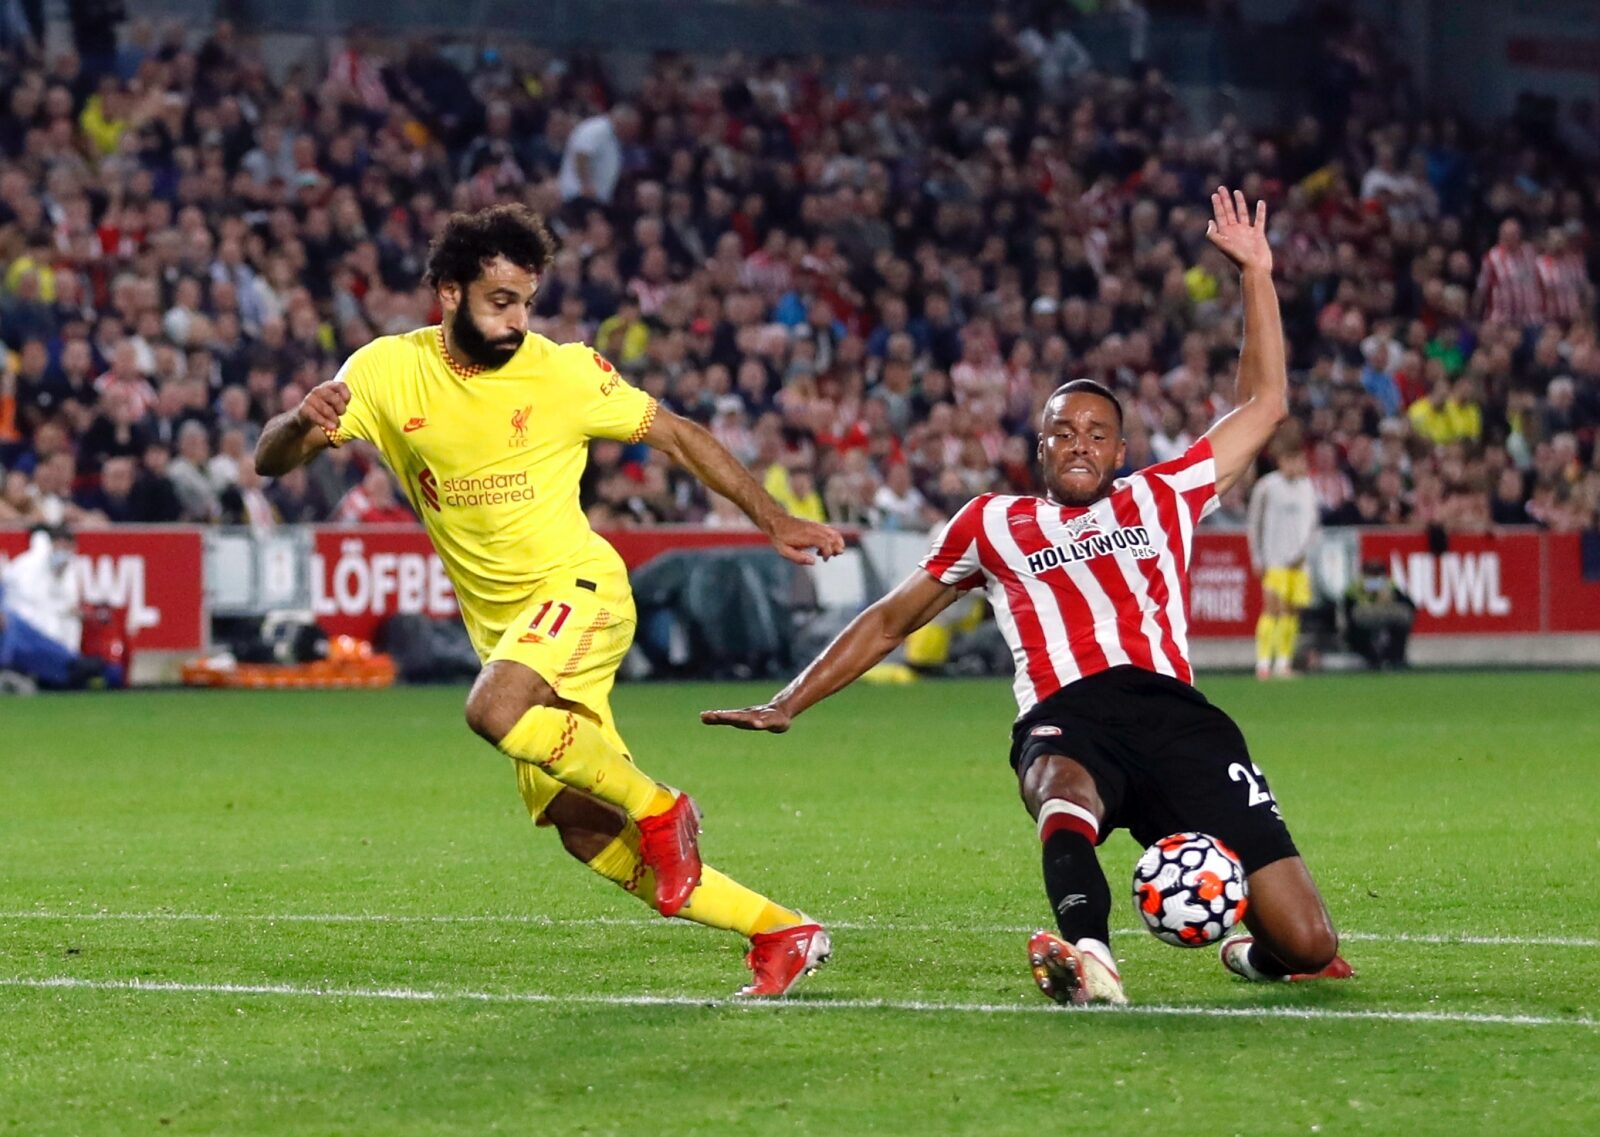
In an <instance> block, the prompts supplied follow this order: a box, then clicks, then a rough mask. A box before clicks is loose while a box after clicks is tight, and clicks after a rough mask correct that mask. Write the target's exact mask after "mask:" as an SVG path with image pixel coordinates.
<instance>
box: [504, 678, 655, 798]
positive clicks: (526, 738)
mask: <svg viewBox="0 0 1600 1137" xmlns="http://www.w3.org/2000/svg"><path fill="white" fill-rule="evenodd" d="M499 745H500V750H501V751H502V752H503V753H505V754H507V755H509V756H510V757H512V758H515V759H516V760H517V761H519V762H531V763H533V764H534V765H536V766H538V767H539V768H540V769H541V770H543V771H544V772H545V773H547V774H549V775H550V776H551V777H552V778H555V779H556V780H557V781H559V782H561V783H562V784H564V785H568V786H571V787H573V788H574V789H578V790H582V791H583V792H584V793H587V794H589V795H590V796H591V797H596V798H599V799H600V800H601V801H604V802H609V803H610V804H612V805H614V806H616V807H617V808H618V809H621V810H622V811H623V812H624V813H626V814H627V815H628V816H629V817H631V818H634V819H635V820H637V819H638V818H641V817H651V816H653V815H655V814H658V813H661V812H662V811H664V810H666V809H669V808H671V806H672V802H673V797H672V793H671V791H669V790H666V789H664V788H662V787H661V786H660V785H657V784H656V782H654V781H653V780H651V778H650V777H648V776H647V775H646V774H645V773H644V772H643V771H641V770H640V769H639V768H638V767H637V766H635V765H634V764H633V763H632V762H631V761H630V760H629V759H628V756H627V755H626V754H624V753H623V752H622V751H621V750H619V749H617V747H616V746H615V745H613V744H612V743H611V741H610V740H608V739H607V738H606V736H605V734H604V732H602V731H601V729H600V727H599V726H598V725H596V724H595V723H594V722H591V721H590V720H589V719H587V718H585V717H584V716H582V715H580V714H576V713H574V712H573V711H570V710H565V709H561V708H558V707H545V706H537V707H532V708H530V709H529V710H528V712H527V713H526V714H524V715H523V716H522V717H521V718H520V719H518V720H517V722H516V725H515V726H513V727H512V728H511V729H510V730H509V731H507V732H506V734H505V737H504V738H502V739H501V740H500V744H499Z"/></svg>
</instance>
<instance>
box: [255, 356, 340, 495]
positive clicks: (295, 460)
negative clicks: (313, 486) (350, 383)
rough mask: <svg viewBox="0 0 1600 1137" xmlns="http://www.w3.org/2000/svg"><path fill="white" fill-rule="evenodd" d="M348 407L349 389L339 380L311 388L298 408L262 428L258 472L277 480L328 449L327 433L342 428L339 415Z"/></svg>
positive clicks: (258, 443)
mask: <svg viewBox="0 0 1600 1137" xmlns="http://www.w3.org/2000/svg"><path fill="white" fill-rule="evenodd" d="M349 405H350V388H349V387H346V386H345V385H344V384H343V383H342V382H340V381H339V380H338V379H330V380H328V382H326V383H319V384H318V385H317V386H315V387H313V388H311V391H310V393H309V394H307V395H306V397H305V398H304V399H301V400H300V405H299V406H298V407H296V408H295V409H294V410H292V411H285V412H284V413H283V414H281V415H279V416H278V417H277V418H275V419H273V420H272V421H270V422H268V423H267V425H266V426H265V427H264V428H263V429H262V431H261V437H260V439H259V440H257V442H256V473H258V474H260V475H262V476H263V477H268V478H275V477H277V476H278V475H279V474H287V473H288V472H289V471H290V470H292V469H294V468H295V467H296V466H301V465H304V464H305V463H307V462H309V461H310V460H311V459H312V458H313V457H315V456H316V453H317V452H318V451H319V450H325V449H326V448H327V447H328V445H329V443H328V434H329V433H330V432H332V431H336V430H338V429H339V416H340V415H342V414H344V411H345V408H346V407H348V406H349Z"/></svg>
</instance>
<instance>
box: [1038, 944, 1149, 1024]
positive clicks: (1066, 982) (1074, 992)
mask: <svg viewBox="0 0 1600 1137" xmlns="http://www.w3.org/2000/svg"><path fill="white" fill-rule="evenodd" d="M1091 942H1092V943H1095V944H1096V945H1097V946H1096V947H1092V948H1091V947H1089V946H1087V945H1089V944H1090V943H1091ZM1104 946H1105V945H1103V944H1099V942H1098V941H1090V940H1079V941H1078V943H1077V944H1069V943H1068V942H1067V941H1066V940H1064V939H1062V938H1061V937H1060V936H1058V935H1056V934H1055V933H1053V932H1035V933H1033V935H1032V936H1031V937H1029V939H1028V967H1029V968H1030V969H1031V970H1032V971H1033V981H1034V983H1036V984H1038V987H1039V990H1041V991H1043V992H1044V993H1045V994H1046V995H1048V996H1049V997H1050V998H1052V999H1054V1000H1055V1001H1056V1002H1058V1003H1062V1004H1064V1005H1066V1006H1078V1007H1081V1006H1083V1005H1084V1004H1086V1003H1110V1004H1112V1005H1113V1006H1118V1007H1120V1006H1123V1005H1124V1004H1126V1003H1127V1001H1128V996H1127V995H1126V994H1124V993H1123V990H1122V976H1121V975H1118V974H1117V969H1116V967H1115V966H1114V965H1113V963H1112V962H1111V960H1110V958H1109V957H1110V952H1109V951H1107V952H1106V953H1105V954H1104V955H1102V954H1101V950H1100V949H1102V948H1104Z"/></svg>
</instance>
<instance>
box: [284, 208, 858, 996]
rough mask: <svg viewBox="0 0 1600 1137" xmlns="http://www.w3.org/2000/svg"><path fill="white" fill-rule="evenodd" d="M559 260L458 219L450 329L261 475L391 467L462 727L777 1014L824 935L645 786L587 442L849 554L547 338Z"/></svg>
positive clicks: (434, 331)
mask: <svg viewBox="0 0 1600 1137" xmlns="http://www.w3.org/2000/svg"><path fill="white" fill-rule="evenodd" d="M553 252H554V249H553V241H552V240H551V237H550V235H549V233H548V232H547V231H546V230H545V228H544V224H543V222H542V221H541V220H540V219H539V217H538V215H537V214H534V213H533V212H531V211H530V210H528V209H526V208H524V207H522V206H518V205H503V206H495V207H492V208H489V209H485V210H481V211H479V212H477V213H471V214H456V215H454V216H453V217H451V218H450V220H449V222H448V224H447V225H446V226H445V228H444V230H443V231H442V233H441V234H440V235H439V237H438V238H437V239H436V240H435V241H434V244H433V247H432V249H431V250H430V251H429V259H428V274H427V280H428V283H429V285H430V286H431V287H432V288H434V289H435V291H436V293H437V295H438V298H439V302H440V305H441V307H442V309H443V312H444V319H443V321H442V322H441V323H440V324H439V325H438V326H437V327H428V328H422V329H420V330H418V331H414V332H409V333H407V334H405V335H393V336H383V337H380V338H379V339H376V340H374V341H373V342H372V343H370V344H367V345H366V346H365V347H363V348H361V349H360V350H359V351H357V352H355V354H353V355H352V356H351V357H350V358H349V360H348V361H347V362H346V363H345V365H344V367H343V368H342V369H341V370H340V372H339V374H338V375H337V376H336V377H335V378H334V379H332V380H330V381H329V382H327V383H323V384H321V385H320V386H318V387H317V388H315V389H314V390H313V391H311V392H310V393H309V394H308V395H306V397H305V399H304V400H303V401H302V402H301V404H300V406H299V408H298V409H296V410H294V411H291V412H288V413H286V414H282V415H279V416H278V417H277V418H275V419H273V420H272V421H271V422H270V423H268V424H267V427H266V429H265V430H264V431H263V432H262V435H261V440H260V443H259V444H258V445H257V447H256V468H257V469H258V470H259V471H260V472H261V473H262V474H264V475H269V476H270V475H277V474H282V473H284V472H285V471H287V470H290V469H292V468H294V467H295V466H298V465H300V464H301V463H303V462H306V461H308V460H309V459H310V458H312V457H313V456H314V455H315V454H316V453H317V452H318V451H320V450H322V449H323V448H324V447H327V446H338V445H341V444H343V443H344V442H346V441H349V440H350V439H362V440H365V441H367V442H370V443H372V444H373V445H374V446H376V447H377V448H378V450H379V452H380V453H381V454H382V455H383V457H384V460H385V461H386V462H387V463H388V465H389V467H390V469H391V470H393V471H394V474H395V476H396V478H398V480H399V482H400V484H401V486H402V487H403V488H404V490H405V493H406V496H407V497H408V498H409V499H410V501H411V503H412V506H413V507H414V508H415V509H416V511H417V514H418V515H419V516H420V517H421V518H422V521H423V524H424V525H425V526H426V527H427V530H428V536H429V537H430V538H431V540H432V541H433V546H434V548H435V549H436V550H437V551H438V554H439V557H440V559H441V560H442V561H443V562H444V565H445V568H446V570H447V571H448V573H449V575H450V580H451V582H452V583H453V584H454V585H455V591H456V597H457V600H458V601H459V603H460V605H461V616H462V619H463V621H464V622H465V624H466V626H467V631H468V633H469V634H470V635H471V637H472V642H473V644H474V646H475V647H476V648H477V651H478V655H479V657H480V658H481V659H483V661H484V667H483V670H482V671H481V672H479V675H478V678H477V681H476V682H475V683H474V684H473V687H472V692H471V694H470V695H469V696H468V697H467V707H466V715H467V722H468V724H469V725H470V726H471V727H472V729H473V730H474V731H476V732H477V733H478V734H480V735H482V736H483V737H484V738H485V739H487V740H488V741H489V742H491V743H493V744H494V745H495V746H496V747H498V748H499V749H500V750H501V751H502V752H504V753H505V754H506V755H508V756H509V757H510V758H511V759H512V761H513V765H514V766H515V769H516V775H517V786H518V788H519V789H520V790H521V793H522V798H523V801H524V802H525V803H526V805H527V807H528V811H529V813H530V814H532V816H533V818H534V820H535V821H537V822H539V823H540V824H545V825H551V826H554V827H555V829H556V831H557V832H558V833H559V834H560V837H561V843H562V845H563V846H564V847H565V848H566V850H567V851H568V852H569V853H571V854H572V855H573V856H574V857H577V858H578V859H579V860H581V861H583V862H584V863H585V864H587V865H588V866H589V867H590V868H592V869H593V870H594V871H595V872H597V873H599V874H600V875H601V876H604V877H606V878H607V879H609V880H612V881H615V882H616V883H617V884H619V885H621V886H622V887H623V888H624V889H626V890H627V891H629V892H634V893H639V894H642V896H643V897H646V898H651V902H652V904H653V906H654V907H655V908H656V909H657V910H658V911H660V912H661V913H662V914H663V915H666V916H674V915H677V916H682V917H684V918H686V919H690V920H694V921H697V922H699V923H702V924H706V925H708V926H710V927H715V928H726V929H731V930H735V931H738V932H741V933H743V934H744V935H746V936H749V937H750V940H751V950H750V953H749V954H748V955H747V956H746V961H747V963H748V964H749V965H750V967H751V970H752V971H753V972H754V979H753V981H752V982H751V983H750V984H749V985H748V986H746V987H745V988H744V989H743V990H742V992H741V993H742V994H746V995H781V994H783V993H784V992H785V991H787V990H788V989H789V987H790V986H791V985H792V984H793V983H794V982H795V980H797V979H798V978H799V977H800V976H801V975H803V974H807V973H809V972H810V971H812V970H814V969H815V968H816V967H817V966H818V965H819V964H820V963H822V962H823V961H824V960H825V959H826V958H827V955H828V951H829V948H830V945H829V942H828V935H827V932H826V931H824V930H823V929H822V927H821V926H819V925H818V924H816V923H813V922H812V921H810V920H808V919H806V918H805V917H803V916H802V915H800V914H799V913H798V912H795V911H792V910H790V909H788V908H785V907H783V906H781V905H778V904H775V903H773V902H772V901H770V900H768V899H767V898H766V897H764V896H761V895H759V894H758V893H755V892H752V891H751V890H750V889H748V888H745V887H744V886H743V885H740V884H738V883H736V882H735V881H733V880H730V879H729V878H728V877H726V876H724V875H722V874H721V873H719V872H717V871H716V870H715V869H713V868H711V867H709V866H702V864H701V862H700V856H699V850H698V843H697V838H696V835H697V833H698V832H699V813H698V810H697V809H696V807H695V805H694V803H693V801H691V800H690V798H689V796H688V795H687V794H681V793H675V792H674V791H672V790H669V789H667V788H666V787H664V786H662V785H660V784H658V783H657V782H655V781H654V780H653V779H652V778H650V777H649V776H648V775H646V774H645V773H644V772H643V771H641V770H640V769H639V768H638V767H637V766H635V765H634V763H633V758H632V754H631V752H630V751H629V749H628V747H627V744H626V743H624V742H623V740H622V736H621V735H620V734H619V733H618V731H617V727H616V724H615V722H614V721H613V719H612V714H611V705H610V694H611V686H612V683H613V682H614V681H615V679H616V671H617V667H618V666H619V665H620V664H621V663H622V659H623V656H624V655H626V654H627V651H628V646H629V644H630V643H631V642H632V640H633V632H634V621H635V615H634V606H633V595H632V591H631V589H630V588H629V585H628V576H627V571H626V569H625V568H624V566H623V563H622V559H621V558H620V557H619V556H618V555H617V553H616V551H615V550H614V549H613V548H612V547H611V546H610V544H608V543H607V542H606V541H605V540H604V539H602V538H601V537H600V536H599V535H598V534H596V533H595V532H594V531H593V530H591V529H590V528H589V525H588V521H587V519H586V518H585V517H584V515H583V512H582V510H581V509H580V508H579V505H578V480H579V478H580V477H581V475H582V473H583V469H584V464H585V462H586V460H587V456H588V443H589V440H590V439H593V438H610V439H616V440H618V441H623V442H644V443H647V444H648V445H650V446H652V447H654V448H655V449H657V450H659V451H661V452H662V453H664V454H666V455H667V456H668V457H669V458H671V459H672V460H673V461H675V462H677V463H678V464H679V465H680V466H682V467H684V468H685V469H687V470H689V471H690V472H692V473H693V474H694V475H695V476H696V477H698V478H699V479H700V480H701V481H703V482H704V483H705V484H706V485H708V486H710V487H711V488H712V489H713V490H715V491H716V492H717V493H720V494H722V495H723V496H724V497H726V498H729V499H730V500H732V501H733V502H735V503H736V504H738V505H739V506H740V508H742V509H743V510H744V512H745V513H746V514H748V515H749V516H750V518H751V519H752V520H753V521H754V522H755V523H756V524H757V525H758V526H759V527H760V528H761V529H762V531H763V532H765V533H766V534H767V535H768V536H769V537H770V538H771V539H772V543H773V545H774V546H775V547H776V548H777V549H778V551H779V552H780V553H782V554H783V555H784V556H786V557H788V558H789V559H790V560H793V561H797V562H799V563H802V564H808V563H811V561H812V560H813V559H814V558H813V553H812V551H813V550H815V551H816V552H818V553H820V554H821V555H823V556H824V557H827V556H832V555H834V554H836V553H838V552H841V551H842V550H843V548H844V541H843V539H842V538H841V537H840V536H839V534H838V533H836V532H835V531H834V530H832V529H830V528H828V527H827V526H825V525H819V524H816V523H814V522H810V521H804V520H800V519H798V518H795V517H791V516H790V515H789V514H788V513H787V512H785V511H784V510H783V508H782V507H781V506H779V505H778V504H777V502H775V501H774V500H773V499H772V497H771V496H770V495H769V494H767V493H766V492H765V491H764V490H763V489H762V488H761V487H760V486H759V485H758V484H757V483H756V482H755V480H754V479H753V478H752V477H751V476H750V474H749V473H748V472H747V471H746V470H745V469H744V467H743V466H742V465H740V463H739V461H738V459H736V458H734V457H733V455H731V454H729V453H728V452H727V450H725V449H724V448H723V447H722V446H721V445H720V444H719V443H718V442H717V441H716V440H715V439H714V438H712V436H711V435H710V434H709V433H708V432H707V431H705V430H703V429H702V428H700V427H699V426H697V425H695V424H694V423H691V422H689V421H687V420H685V419H683V418H681V417H679V416H678V415H675V414H673V413H672V412H671V411H668V410H665V409H663V408H661V407H660V406H659V405H658V404H657V403H656V402H655V400H653V399H651V398H650V397H649V396H647V395H646V394H644V393H643V392H642V391H640V390H638V389H637V388H635V387H632V386H630V385H629V384H628V383H627V382H625V381H624V380H623V378H622V377H621V376H620V375H618V374H617V372H616V371H615V369H614V368H612V366H611V364H610V363H608V362H607V361H606V360H605V359H604V358H602V357H601V356H600V355H598V354H597V353H596V352H594V351H592V350H591V349H590V348H588V347H587V346H585V345H583V344H556V343H552V342H551V341H549V340H547V339H545V338H544V337H543V336H539V335H535V334H532V333H530V332H529V331H528V330H527V324H528V309H529V307H530V305H531V303H532V301H533V296H534V293H535V291H536V290H537V288H538V285H539V275H540V273H542V272H543V271H544V270H545V268H546V267H547V266H548V265H549V263H550V259H551V256H552V254H553Z"/></svg>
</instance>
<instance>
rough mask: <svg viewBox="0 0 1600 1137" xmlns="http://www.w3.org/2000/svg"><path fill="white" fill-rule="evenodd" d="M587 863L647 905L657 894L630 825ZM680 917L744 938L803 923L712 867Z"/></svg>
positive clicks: (636, 833) (705, 870)
mask: <svg viewBox="0 0 1600 1137" xmlns="http://www.w3.org/2000/svg"><path fill="white" fill-rule="evenodd" d="M587 863H588V865H589V867H590V868H591V869H593V870H594V871H595V872H597V873H599V874H600V875H601V876H603V877H605V878H606V879H607V880H609V881H612V882H613V883H615V884H617V885H618V886H619V887H621V888H622V889H623V891H625V892H630V893H633V894H634V895H635V896H637V897H639V899H641V900H643V901H644V902H645V903H646V904H649V903H650V898H651V897H652V896H653V895H654V894H655V878H654V876H653V875H652V874H651V872H650V870H649V869H648V868H646V867H645V864H644V862H643V861H642V860H640V859H639V829H638V826H636V825H634V824H633V823H632V822H629V823H628V825H627V827H626V828H625V829H624V830H623V831H622V832H621V833H620V834H619V835H618V836H617V837H616V838H615V839H614V840H613V841H612V842H611V843H610V844H609V845H607V846H606V847H605V848H604V849H602V850H600V852H599V853H597V854H596V855H595V856H594V857H592V858H590V860H589V861H588V862H587ZM678 915H679V916H680V917H682V918H683V919H685V920H692V921H694V922H695V923H697V924H704V925H705V926H706V927H708V928H722V929H724V930H726V931H730V932H738V933H739V934H740V935H742V936H754V935H759V934H760V933H762V932H774V931H777V930H779V929H780V928H791V927H794V926H795V925H796V924H801V923H804V922H805V920H804V917H802V916H801V915H800V914H799V913H798V912H795V911H793V910H792V909H789V908H785V907H784V906H783V905H781V904H775V903H773V902H772V901H771V900H768V899H767V898H766V897H765V896H762V895H761V894H760V893H759V892H755V891H753V890H751V889H749V888H746V887H745V886H744V885H742V884H740V883H739V882H738V881H736V880H734V879H732V878H731V877H728V876H726V875H724V874H723V873H720V872H718V871H717V870H716V869H714V868H712V867H711V866H710V865H705V866H703V867H702V869H701V876H700V887H698V888H696V889H695V890H694V892H693V893H692V894H691V895H690V897H689V902H688V903H687V904H685V905H684V906H683V907H682V908H681V909H679V911H678Z"/></svg>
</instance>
